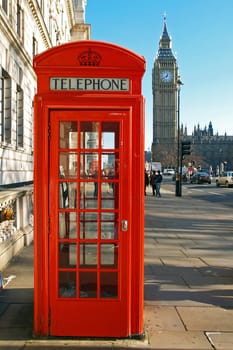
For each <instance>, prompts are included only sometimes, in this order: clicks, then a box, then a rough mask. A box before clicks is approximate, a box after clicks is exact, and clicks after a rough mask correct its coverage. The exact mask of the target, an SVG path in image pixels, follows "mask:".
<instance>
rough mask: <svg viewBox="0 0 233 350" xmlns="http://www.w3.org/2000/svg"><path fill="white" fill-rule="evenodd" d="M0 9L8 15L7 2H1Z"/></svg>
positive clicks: (3, 0)
mask: <svg viewBox="0 0 233 350" xmlns="http://www.w3.org/2000/svg"><path fill="white" fill-rule="evenodd" d="M2 8H3V10H4V11H5V12H6V14H8V0H2Z"/></svg>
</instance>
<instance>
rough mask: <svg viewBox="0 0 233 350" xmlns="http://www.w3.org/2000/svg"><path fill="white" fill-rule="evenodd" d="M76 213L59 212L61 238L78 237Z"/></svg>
mask: <svg viewBox="0 0 233 350" xmlns="http://www.w3.org/2000/svg"><path fill="white" fill-rule="evenodd" d="M76 221H77V220H76V213H75V212H63V213H59V238H76V231H77V230H76V228H77V222H76Z"/></svg>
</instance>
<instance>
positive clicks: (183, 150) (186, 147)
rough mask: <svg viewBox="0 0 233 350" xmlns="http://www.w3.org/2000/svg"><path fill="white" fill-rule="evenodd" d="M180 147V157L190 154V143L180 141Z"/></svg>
mask: <svg viewBox="0 0 233 350" xmlns="http://www.w3.org/2000/svg"><path fill="white" fill-rule="evenodd" d="M181 146H182V147H181V153H182V157H183V156H184V155H188V154H191V141H182V143H181Z"/></svg>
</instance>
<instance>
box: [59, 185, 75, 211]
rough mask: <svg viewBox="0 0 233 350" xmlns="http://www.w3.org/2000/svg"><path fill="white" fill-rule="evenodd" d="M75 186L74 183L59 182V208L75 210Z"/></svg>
mask: <svg viewBox="0 0 233 350" xmlns="http://www.w3.org/2000/svg"><path fill="white" fill-rule="evenodd" d="M76 196H77V184H76V183H75V182H60V184H59V208H76V199H77V198H76Z"/></svg>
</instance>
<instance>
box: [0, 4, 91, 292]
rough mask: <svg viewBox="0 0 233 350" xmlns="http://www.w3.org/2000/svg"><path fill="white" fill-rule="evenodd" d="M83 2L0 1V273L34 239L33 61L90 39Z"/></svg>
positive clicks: (34, 77)
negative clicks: (55, 48)
mask: <svg viewBox="0 0 233 350" xmlns="http://www.w3.org/2000/svg"><path fill="white" fill-rule="evenodd" d="M86 3H87V0H66V1H64V0H10V1H9V0H0V271H1V270H2V269H3V268H4V266H6V264H7V263H8V261H9V260H10V259H11V258H12V257H13V256H14V255H15V254H17V252H18V251H19V250H20V249H21V248H22V247H23V246H24V245H28V244H30V243H31V241H32V240H33V186H32V183H33V152H34V146H33V130H34V125H33V108H34V106H33V101H34V96H35V93H36V75H35V72H34V70H33V58H34V56H35V55H36V54H39V53H41V52H43V51H45V50H47V49H49V48H51V47H53V46H56V45H60V44H62V43H66V42H69V41H73V40H88V39H90V26H89V25H88V24H85V8H86ZM22 185H24V187H22ZM25 185H28V186H25ZM20 186H21V187H20ZM13 187H14V188H13ZM0 280H1V272H0ZM0 288H1V285H0Z"/></svg>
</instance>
